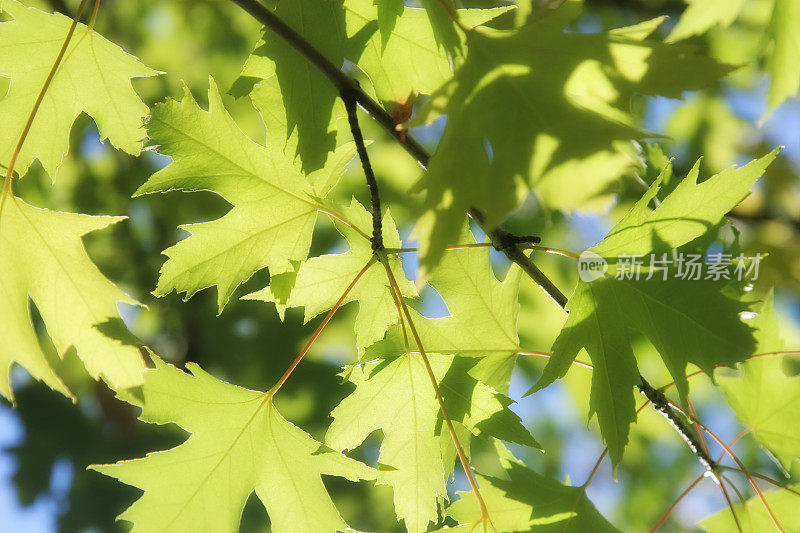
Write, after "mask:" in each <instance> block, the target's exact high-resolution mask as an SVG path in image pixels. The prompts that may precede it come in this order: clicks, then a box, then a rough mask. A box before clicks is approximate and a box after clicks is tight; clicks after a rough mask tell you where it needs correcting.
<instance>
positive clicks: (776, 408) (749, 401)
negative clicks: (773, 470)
mask: <svg viewBox="0 0 800 533" xmlns="http://www.w3.org/2000/svg"><path fill="white" fill-rule="evenodd" d="M752 326H753V327H754V328H755V329H756V334H755V338H756V341H757V344H756V348H755V350H754V353H756V354H762V353H771V352H779V351H782V350H783V349H784V345H783V343H782V342H781V340H780V337H779V332H778V323H777V321H776V319H775V314H774V311H773V309H772V294H771V293H770V295H769V296H768V297H767V298H766V299H765V300H764V303H763V305H762V306H761V311H760V312H759V314H758V317H756V318H755V319H753V321H752ZM717 383H719V386H720V387H721V388H722V390H723V391H724V392H725V397H726V398H727V400H728V403H729V404H730V406H731V407H732V408H733V410H734V412H735V413H736V416H737V418H738V419H739V421H740V422H742V424H744V425H745V426H746V427H747V428H749V429H750V430H751V431H752V433H753V436H754V437H755V439H756V441H758V442H759V443H760V444H761V445H762V446H764V447H766V448H767V449H769V450H770V451H771V452H772V453H773V454H774V455H775V457H777V458H778V459H779V460H780V462H781V464H782V465H783V467H784V468H785V469H786V470H787V471H788V470H790V469H791V467H792V462H793V461H795V460H797V459H800V437H798V434H797V420H798V419H800V376H791V377H790V376H788V375H787V374H786V373H785V372H784V370H783V357H779V356H770V357H765V358H758V359H752V360H750V361H746V362H744V363H742V364H741V376H740V377H730V376H724V375H723V376H718V377H717Z"/></svg>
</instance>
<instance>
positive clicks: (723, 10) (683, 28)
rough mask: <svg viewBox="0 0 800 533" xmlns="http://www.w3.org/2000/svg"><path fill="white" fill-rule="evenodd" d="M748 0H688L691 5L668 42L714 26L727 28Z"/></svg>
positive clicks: (700, 32)
mask: <svg viewBox="0 0 800 533" xmlns="http://www.w3.org/2000/svg"><path fill="white" fill-rule="evenodd" d="M746 1H747V0H686V2H687V3H688V4H689V6H688V7H687V8H686V10H685V11H684V12H683V13H682V14H681V18H680V19H679V20H678V23H677V24H676V25H675V27H674V28H672V31H671V32H670V34H669V37H668V38H667V42H675V41H680V40H682V39H686V38H687V37H692V36H693V35H700V34H702V33H705V32H707V31H708V30H709V29H711V28H713V27H714V26H718V25H719V26H722V27H723V28H727V27H728V26H730V25H731V24H733V21H734V20H736V17H738V16H739V13H740V12H741V10H742V8H743V7H744V4H745V2H746Z"/></svg>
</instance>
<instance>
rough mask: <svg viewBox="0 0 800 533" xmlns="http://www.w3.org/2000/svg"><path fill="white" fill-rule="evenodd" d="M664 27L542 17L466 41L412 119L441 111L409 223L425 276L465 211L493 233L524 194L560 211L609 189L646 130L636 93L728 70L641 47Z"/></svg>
mask: <svg viewBox="0 0 800 533" xmlns="http://www.w3.org/2000/svg"><path fill="white" fill-rule="evenodd" d="M662 20H663V19H655V20H651V21H648V22H645V23H642V24H639V25H637V26H633V27H630V28H620V29H617V30H612V31H610V32H607V33H597V34H585V33H574V32H564V31H563V23H564V21H563V20H561V17H557V16H546V17H543V18H541V19H540V20H538V21H536V22H534V23H532V24H529V25H527V26H524V27H522V28H519V29H516V30H510V31H498V30H489V29H485V28H484V29H482V30H481V31H479V30H473V31H471V32H470V33H469V34H468V37H467V45H468V53H467V57H466V60H465V61H464V64H463V65H461V66H460V67H459V68H458V69H457V70H456V73H455V77H454V78H453V80H451V81H450V82H448V83H446V84H445V85H444V86H443V87H441V88H440V89H439V90H437V91H436V92H434V94H433V95H432V98H431V102H430V104H428V106H426V107H425V108H423V109H422V110H421V111H420V112H419V113H418V116H417V117H416V118H415V119H414V121H412V124H419V123H423V122H430V121H431V120H433V119H435V118H436V117H438V116H439V115H440V114H446V115H447V116H448V119H447V125H446V127H445V131H444V134H443V136H442V139H441V141H440V143H439V146H438V148H437V151H436V153H435V154H434V156H433V158H432V159H431V161H430V164H429V166H428V172H427V173H426V174H425V175H424V176H423V177H422V179H421V180H420V182H419V183H417V185H416V187H415V188H416V189H417V190H425V191H427V196H426V200H425V212H424V214H423V216H422V217H421V219H420V221H419V222H418V224H417V226H416V228H415V235H416V236H417V237H419V239H420V249H421V256H422V257H421V265H422V269H423V273H424V272H426V271H429V270H431V269H432V268H433V267H434V266H435V265H436V264H437V263H438V261H439V259H440V258H441V255H442V251H443V249H444V247H445V246H447V245H449V244H451V243H453V242H455V240H456V238H457V237H458V234H459V231H460V229H461V225H462V224H463V221H464V217H465V215H466V212H467V211H468V210H469V208H470V207H477V208H480V209H481V210H482V211H483V212H484V213H485V214H486V216H487V223H488V224H489V225H490V226H493V225H496V224H499V223H500V222H501V221H502V219H503V218H504V217H505V215H506V214H507V213H508V212H509V211H510V210H512V209H513V208H515V207H516V206H517V205H518V204H519V203H520V202H521V200H522V199H523V198H524V197H525V196H526V195H527V192H528V190H529V189H532V190H533V191H535V192H536V194H537V195H538V196H539V198H540V199H541V201H542V203H543V204H544V205H545V207H547V208H550V209H562V210H566V211H572V210H575V209H577V208H580V207H582V206H585V205H587V204H588V202H590V201H593V200H596V198H597V197H598V196H602V195H604V194H608V193H609V190H610V187H611V186H612V184H613V183H614V182H615V181H616V180H617V179H618V178H619V177H620V176H622V175H623V174H625V173H627V172H629V171H631V170H632V169H634V168H635V167H636V166H637V164H638V163H637V162H636V158H635V157H634V155H633V146H632V143H631V142H630V141H631V140H632V139H640V138H642V137H644V136H645V134H644V132H642V131H640V130H639V129H638V128H637V127H636V125H635V124H636V120H635V119H634V117H633V116H632V115H631V114H630V112H629V107H630V102H631V98H632V97H633V95H634V94H636V93H640V94H644V95H664V96H669V97H673V98H678V97H680V96H681V95H682V93H683V91H685V90H689V89H698V88H701V87H705V86H708V85H710V84H712V83H713V82H715V81H716V80H717V79H719V78H720V77H722V76H723V75H725V74H726V73H728V72H729V71H730V70H731V67H729V66H727V65H723V64H720V63H717V62H716V61H714V60H712V59H709V58H707V57H704V56H701V55H699V54H697V53H696V51H695V49H694V48H692V47H688V46H685V45H675V44H664V43H662V42H659V41H655V40H648V39H647V36H648V35H649V34H651V33H652V32H653V31H655V30H656V29H657V28H658V26H659V24H660V23H661V21H662ZM677 70H680V71H681V72H682V73H683V74H682V75H681V76H674V75H672V73H673V72H676V71H677ZM490 177H491V178H490Z"/></svg>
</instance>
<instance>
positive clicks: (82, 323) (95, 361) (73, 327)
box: [0, 196, 144, 399]
mask: <svg viewBox="0 0 800 533" xmlns="http://www.w3.org/2000/svg"><path fill="white" fill-rule="evenodd" d="M123 218H124V217H92V216H88V215H78V214H72V213H60V212H57V211H48V210H46V209H39V208H37V207H34V206H32V205H28V204H26V203H25V202H23V201H22V200H20V199H19V198H16V197H13V196H6V197H5V198H1V199H0V271H2V273H3V274H2V276H0V338H2V342H0V365H1V366H2V368H3V372H4V375H3V376H2V379H1V380H0V394H2V395H3V396H5V397H6V398H9V399H13V392H12V390H11V384H10V382H9V375H8V374H9V371H10V370H11V365H12V364H13V363H15V362H16V363H18V364H20V365H22V366H23V367H24V368H25V369H26V370H27V371H28V372H30V374H31V375H32V376H33V377H34V378H36V379H39V380H42V381H43V382H44V383H46V384H47V385H48V386H49V387H51V388H52V389H54V390H57V391H59V392H61V393H63V394H65V395H67V396H70V392H69V390H68V389H67V387H66V386H65V385H64V383H63V382H62V381H61V379H60V378H59V377H58V376H57V375H56V373H55V371H54V370H53V369H52V368H51V367H50V365H49V364H48V362H47V359H46V358H45V355H44V352H43V351H42V348H41V347H40V345H39V342H38V340H37V336H36V330H35V329H34V326H33V324H32V323H31V314H30V308H29V299H30V300H31V301H32V302H33V303H34V304H35V305H36V308H37V309H38V311H39V314H40V315H41V316H42V319H43V320H44V323H45V325H46V327H47V332H48V334H49V335H50V337H51V338H52V340H53V343H54V344H55V347H56V349H57V351H58V353H59V355H60V356H61V357H64V355H65V354H66V352H67V351H68V350H69V349H70V348H71V347H74V348H75V349H76V351H77V355H78V357H79V358H80V359H81V360H82V361H83V364H84V365H85V366H86V370H87V372H88V373H89V374H90V375H91V376H92V377H93V378H95V379H99V378H100V377H102V378H103V379H105V380H106V381H107V382H108V383H109V385H110V386H111V387H113V388H127V387H132V386H135V385H138V384H140V383H141V381H142V378H141V370H142V369H143V368H144V364H143V362H142V357H141V354H140V353H139V349H138V348H137V347H135V346H129V345H124V344H122V343H120V342H118V341H116V340H113V339H110V338H108V337H106V336H105V335H103V334H102V333H101V332H100V330H98V329H97V326H98V325H99V324H102V323H106V322H109V321H112V322H117V321H120V320H121V319H120V317H119V314H118V312H117V303H118V302H125V303H129V304H136V303H137V302H136V301H135V300H132V299H131V298H130V297H128V296H127V295H125V294H124V293H123V292H122V291H120V290H119V289H118V288H117V287H115V286H114V285H113V284H112V283H111V282H110V281H109V280H108V279H106V278H105V277H103V275H102V274H101V273H100V271H99V270H98V269H97V267H96V266H95V265H94V264H93V263H92V262H91V260H90V259H89V257H88V256H87V255H86V251H85V250H84V248H83V243H82V241H81V237H82V236H83V235H86V234H87V233H90V232H92V231H97V230H100V229H103V228H105V227H107V226H109V225H111V224H114V223H116V222H118V221H120V220H122V219H123Z"/></svg>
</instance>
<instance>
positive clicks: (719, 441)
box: [669, 400, 783, 532]
mask: <svg viewBox="0 0 800 533" xmlns="http://www.w3.org/2000/svg"><path fill="white" fill-rule="evenodd" d="M669 403H670V404H671V405H672V406H673V408H675V409H676V410H678V411H680V412H681V413H683V414H684V416H688V417H689V419H690V420H692V421H693V422H695V423H696V424H697V425H698V426H700V427H701V428H702V429H703V431H705V432H706V433H708V435H709V436H710V437H711V438H712V439H714V441H715V442H716V443H717V444H719V445H720V447H722V449H723V450H725V452H726V453H727V454H728V456H730V458H731V459H733V460H734V461H735V462H736V464H737V465H739V468H741V469H742V472H743V473H744V474H745V476H747V480H748V481H749V482H750V486H752V487H753V490H755V491H756V494H758V497H759V499H760V500H761V503H762V504H764V509H766V511H767V514H768V515H769V518H770V520H772V524H773V525H774V526H775V529H777V530H778V531H780V532H783V528H782V527H781V525H780V523H779V522H778V519H777V518H776V517H775V514H774V513H773V512H772V508H771V507H770V506H769V503H767V499H766V498H765V497H764V494H763V493H762V492H761V489H760V488H758V485H757V484H756V482H755V480H754V479H753V477H752V476H751V475H750V471H749V470H747V468H746V467H745V466H744V464H743V463H742V462H741V461H740V460H739V457H737V456H736V454H735V453H733V450H731V449H730V447H729V446H728V445H727V444H725V442H724V441H723V440H722V439H720V438H719V437H718V436H717V435H716V433H714V432H713V431H711V430H710V429H708V427H707V426H706V425H705V424H703V423H702V422H700V420H698V419H697V418H695V417H693V416H691V415H687V414H686V413H685V412H684V411H683V410H682V409H681V407H680V406H679V405H678V404H676V403H675V402H673V401H672V400H669Z"/></svg>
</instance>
